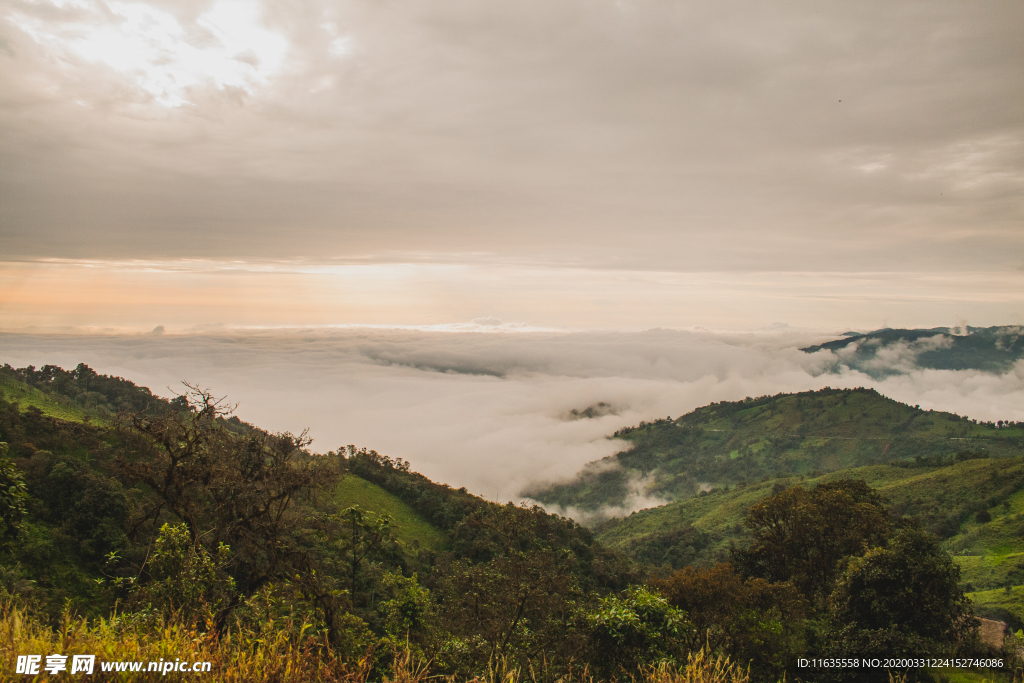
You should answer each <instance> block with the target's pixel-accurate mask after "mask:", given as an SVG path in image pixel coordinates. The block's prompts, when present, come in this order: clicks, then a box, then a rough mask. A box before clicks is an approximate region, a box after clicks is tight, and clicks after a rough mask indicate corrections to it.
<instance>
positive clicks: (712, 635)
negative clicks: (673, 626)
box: [653, 563, 807, 681]
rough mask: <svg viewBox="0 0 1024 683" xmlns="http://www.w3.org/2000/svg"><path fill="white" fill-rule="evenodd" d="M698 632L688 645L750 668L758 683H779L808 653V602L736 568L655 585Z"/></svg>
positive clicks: (690, 572) (691, 573)
mask: <svg viewBox="0 0 1024 683" xmlns="http://www.w3.org/2000/svg"><path fill="white" fill-rule="evenodd" d="M653 585H654V586H655V587H656V588H658V589H659V590H660V591H661V592H662V594H663V595H664V596H665V598H666V599H667V600H668V602H669V604H671V605H672V606H673V607H676V608H679V609H680V610H683V611H684V612H685V613H686V615H687V618H688V619H689V620H690V622H691V623H692V624H693V626H694V630H693V637H692V638H690V639H689V640H688V641H687V647H688V648H689V649H691V650H695V649H699V648H700V647H702V646H706V647H708V648H710V650H711V652H713V653H716V654H723V655H728V656H729V657H731V658H732V660H733V661H739V662H750V663H751V664H752V665H753V673H754V675H755V678H756V679H757V680H761V679H765V680H771V681H776V680H778V679H779V678H781V677H782V676H783V672H784V671H785V670H786V668H787V667H788V666H790V665H791V664H792V663H793V661H794V660H795V658H796V656H797V655H798V654H800V653H801V652H803V650H804V648H805V643H804V637H803V636H804V634H803V621H804V619H805V617H806V607H807V604H806V600H805V599H804V597H803V596H802V595H801V594H800V592H799V591H797V590H796V589H795V588H794V587H793V586H792V585H791V584H789V583H769V582H768V581H765V580H764V579H759V578H748V579H746V580H744V579H743V577H741V576H740V575H739V574H737V573H736V571H735V569H733V567H732V565H730V564H727V563H723V564H718V565H715V566H714V567H685V568H683V569H682V570H680V571H678V572H676V573H675V574H673V575H672V576H670V577H669V578H668V579H665V580H660V581H657V580H656V581H654V582H653Z"/></svg>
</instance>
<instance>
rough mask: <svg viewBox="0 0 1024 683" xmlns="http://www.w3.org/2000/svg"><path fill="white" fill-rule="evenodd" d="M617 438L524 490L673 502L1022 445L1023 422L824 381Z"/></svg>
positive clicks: (609, 500) (562, 500) (547, 496)
mask: <svg viewBox="0 0 1024 683" xmlns="http://www.w3.org/2000/svg"><path fill="white" fill-rule="evenodd" d="M615 437H616V438H619V439H623V440H625V441H628V442H630V443H631V445H632V448H631V449H630V450H625V451H622V452H619V453H617V454H615V455H614V456H611V457H609V458H605V459H604V460H601V461H598V462H596V463H591V464H590V465H588V466H587V467H586V468H584V470H583V471H581V472H580V473H579V475H577V477H576V479H575V480H573V481H571V482H569V483H566V484H558V485H553V486H549V487H547V488H544V489H541V490H536V491H527V492H525V495H528V496H529V497H531V498H533V499H534V500H537V501H539V502H541V503H542V504H544V505H548V506H553V507H561V508H562V509H568V508H575V509H577V510H583V511H598V510H600V509H601V508H603V507H606V506H612V507H615V506H621V505H623V504H624V503H626V501H627V500H628V497H629V496H630V494H631V493H632V492H635V491H636V490H637V488H638V487H639V488H641V489H642V492H643V493H645V494H647V495H653V496H656V497H660V498H662V499H664V500H669V501H671V500H681V499H686V498H689V497H692V496H694V495H696V494H697V493H699V492H700V491H702V490H708V489H711V488H721V487H723V486H734V485H737V484H746V483H751V482H756V481H758V480H761V479H766V478H773V477H780V476H794V475H804V476H817V475H821V474H824V473H826V472H833V471H837V470H841V469H847V468H851V467H862V466H865V465H869V464H884V463H888V462H896V461H901V460H912V459H914V458H923V459H926V460H927V459H929V458H930V459H933V460H934V459H935V458H943V457H949V456H950V455H953V454H955V453H957V452H963V451H979V452H985V453H987V454H989V455H992V456H1011V455H1022V454H1024V428H1022V426H1021V425H1019V424H1013V425H996V424H992V423H982V424H978V423H976V422H975V421H973V420H970V419H968V418H966V417H961V416H958V415H954V414H952V413H945V412H938V411H931V410H921V409H920V408H918V407H916V406H909V405H906V404H903V403H899V402H898V401H894V400H892V399H889V398H886V397H884V396H882V395H881V394H879V393H878V392H876V391H875V390H873V389H829V388H826V389H822V390H820V391H810V392H803V393H798V394H777V395H775V396H763V397H760V398H756V399H754V398H748V399H745V400H743V401H734V402H722V403H713V404H711V405H709V406H705V407H703V408H698V409H697V410H695V411H693V412H691V413H688V414H687V415H683V416H682V417H680V418H678V419H675V420H671V419H665V420H658V421H656V422H653V423H650V424H646V423H641V424H640V426H638V427H634V428H629V429H624V430H620V431H619V432H617V433H616V434H615Z"/></svg>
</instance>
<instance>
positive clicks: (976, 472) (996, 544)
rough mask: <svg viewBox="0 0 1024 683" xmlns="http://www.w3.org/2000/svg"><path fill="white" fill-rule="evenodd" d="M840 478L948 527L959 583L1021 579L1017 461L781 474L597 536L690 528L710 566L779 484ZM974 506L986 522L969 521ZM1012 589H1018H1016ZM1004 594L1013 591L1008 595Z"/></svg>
mask: <svg viewBox="0 0 1024 683" xmlns="http://www.w3.org/2000/svg"><path fill="white" fill-rule="evenodd" d="M841 477H850V478H855V479H864V480H865V481H866V482H867V483H868V484H869V485H871V486H872V487H873V488H875V489H877V490H878V491H879V492H880V493H881V495H882V497H883V499H884V500H885V501H886V504H887V505H888V506H889V507H890V509H891V510H893V512H895V513H896V514H901V515H917V516H920V517H921V518H922V519H923V521H924V523H925V526H926V528H929V527H938V528H942V527H943V525H947V524H954V525H955V526H954V527H953V528H951V529H950V530H949V531H950V532H955V533H948V537H947V538H946V539H945V540H944V541H943V546H944V547H945V548H946V549H947V550H949V551H950V552H951V553H952V554H953V555H954V559H955V561H956V562H957V564H958V565H960V567H961V570H962V580H963V581H964V583H965V584H973V586H975V587H977V588H979V589H991V588H997V587H1001V586H1004V585H1005V584H1006V583H1007V582H1009V583H1012V584H1014V585H1017V584H1024V488H1020V489H1018V490H1016V491H1014V488H1016V487H1020V486H1022V485H1024V458H989V459H981V460H969V461H966V462H961V463H958V464H955V465H951V466H947V467H935V468H933V467H921V468H902V467H896V466H892V465H873V466H868V467H861V468H856V469H851V470H845V471H841V472H834V473H830V474H827V475H824V476H821V477H817V478H801V477H789V478H783V479H775V480H769V481H765V482H759V483H757V484H752V485H748V486H744V487H734V488H732V489H730V490H724V489H721V490H715V491H711V492H708V493H705V494H701V495H699V496H697V497H695V498H691V499H689V500H684V501H679V502H676V503H670V504H668V505H664V506H661V507H658V508H652V509H649V510H642V511H640V512H636V513H633V514H632V515H630V516H629V517H627V518H625V519H623V520H621V521H618V522H613V523H610V524H608V525H606V526H605V527H604V528H602V529H600V530H599V531H598V533H597V538H598V540H599V541H601V542H603V543H605V544H607V545H610V546H612V547H614V548H619V549H622V550H625V551H627V552H631V553H633V554H637V552H638V551H641V552H642V551H643V549H644V547H645V545H650V544H656V543H657V542H658V539H659V538H660V537H664V536H665V535H666V534H670V533H672V532H673V531H675V530H678V529H680V528H683V527H685V526H686V525H692V526H693V528H694V529H695V530H697V531H698V532H702V533H703V534H704V535H705V536H704V538H705V539H706V545H704V547H701V548H700V549H699V550H697V551H695V552H694V553H693V561H694V562H695V563H698V564H711V563H714V562H716V561H722V560H725V559H726V558H727V556H728V548H729V544H730V543H736V544H737V545H741V544H743V543H745V542H746V540H747V539H748V538H749V537H748V536H747V532H746V529H745V528H743V526H742V522H743V517H744V515H745V514H746V512H747V510H749V508H750V507H751V506H752V505H753V504H755V503H757V502H758V501H759V500H761V499H762V498H764V497H766V496H768V495H771V493H772V491H773V488H774V489H776V490H777V489H778V487H780V486H793V485H801V486H805V487H806V486H813V485H814V484H815V483H817V482H819V481H829V480H834V479H838V478H841ZM980 509H985V510H987V511H988V512H989V514H990V515H991V517H992V520H991V521H990V522H987V523H979V522H978V521H976V513H977V512H978V511H979V510H980ZM1015 590H1024V588H1018V589H1015ZM995 593H998V595H993V594H992V591H986V592H984V593H978V594H976V596H977V597H976V602H977V603H978V604H980V605H988V604H989V603H991V604H993V605H995V604H997V603H998V604H999V605H1003V603H1006V605H1005V606H1006V607H1007V608H1009V609H1011V612H1012V613H1013V614H1015V615H1017V616H1018V617H1019V618H1021V619H1024V606H1022V605H1021V604H1020V602H1018V601H1015V600H1011V599H1004V598H1003V597H1002V595H1003V592H1002V591H1001V590H1000V591H995ZM1011 595H1018V594H1017V593H1012V594H1011Z"/></svg>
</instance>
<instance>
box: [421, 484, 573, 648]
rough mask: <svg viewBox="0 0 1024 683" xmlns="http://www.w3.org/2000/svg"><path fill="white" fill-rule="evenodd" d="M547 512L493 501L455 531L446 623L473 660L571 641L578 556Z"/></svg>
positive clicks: (446, 572) (445, 589)
mask: <svg viewBox="0 0 1024 683" xmlns="http://www.w3.org/2000/svg"><path fill="white" fill-rule="evenodd" d="M546 517H547V515H545V514H544V513H543V512H542V511H540V510H539V509H537V508H533V509H530V508H526V507H516V506H515V505H512V504H511V503H510V504H508V505H505V506H502V507H490V506H488V507H487V508H485V509H482V510H478V511H476V512H475V513H473V514H472V515H470V516H469V517H468V518H467V519H466V520H464V521H463V523H462V524H461V525H460V529H459V530H457V540H459V546H460V548H461V554H462V556H463V557H462V559H458V560H454V561H452V562H449V563H446V564H444V565H443V566H442V567H441V571H440V572H439V573H440V575H441V576H440V581H439V583H440V586H439V593H440V595H441V598H442V599H441V605H442V618H443V621H444V626H445V627H446V629H447V630H448V632H449V633H450V634H452V636H453V637H454V638H455V639H457V640H459V642H461V643H462V645H461V646H460V647H462V649H464V650H465V651H466V656H467V658H468V660H469V664H470V665H471V666H482V665H483V664H485V663H494V662H498V661H516V660H518V661H521V662H526V661H527V660H529V659H532V658H535V657H538V656H540V657H542V658H543V657H544V656H547V655H546V654H545V653H548V654H550V652H551V651H552V650H554V649H559V648H560V647H562V646H566V645H570V644H571V643H570V641H572V640H573V638H572V634H573V633H574V630H573V628H572V626H571V624H572V622H573V618H574V614H575V609H576V601H577V600H578V599H580V597H581V593H580V590H579V587H578V586H577V583H576V579H575V577H574V575H573V570H574V569H575V567H576V557H575V555H574V554H573V553H572V552H571V551H570V550H568V549H566V548H561V547H559V546H558V544H557V543H556V542H555V541H556V540H557V539H555V538H553V537H552V536H551V535H549V534H550V533H552V532H551V530H550V529H547V528H546V527H545V524H544V522H545V521H547V520H546ZM548 658H549V659H551V657H548Z"/></svg>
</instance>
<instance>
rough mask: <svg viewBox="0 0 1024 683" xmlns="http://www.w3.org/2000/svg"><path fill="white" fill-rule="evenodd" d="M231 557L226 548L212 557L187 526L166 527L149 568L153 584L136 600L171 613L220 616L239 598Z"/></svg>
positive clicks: (139, 592) (137, 594)
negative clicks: (236, 597)
mask: <svg viewBox="0 0 1024 683" xmlns="http://www.w3.org/2000/svg"><path fill="white" fill-rule="evenodd" d="M230 556H231V550H230V549H229V548H228V547H227V546H226V545H223V544H221V545H220V546H219V547H218V548H217V549H216V553H214V554H211V553H210V552H208V551H207V550H206V548H204V547H203V546H202V545H201V544H198V543H194V542H193V541H192V535H191V534H190V533H189V531H188V528H187V527H186V526H185V524H184V523H180V524H174V525H171V524H164V525H163V526H162V527H160V535H159V536H157V539H156V541H155V542H154V544H153V551H152V553H151V555H150V558H149V563H148V565H147V567H146V570H147V573H148V574H149V580H148V581H147V582H145V583H144V584H142V585H141V586H139V587H138V590H137V591H136V592H135V594H134V595H133V596H132V597H133V598H134V599H135V601H136V602H137V603H141V604H147V605H154V606H156V607H158V608H160V609H163V610H166V611H168V612H184V613H189V614H200V615H201V614H204V613H205V614H207V615H213V614H217V613H218V612H219V611H220V609H221V608H222V607H223V606H224V605H226V604H228V603H229V602H230V601H231V599H232V598H233V597H234V594H235V582H234V579H233V578H232V577H231V575H230V574H229V573H228V571H227V570H228V566H229V563H230Z"/></svg>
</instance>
